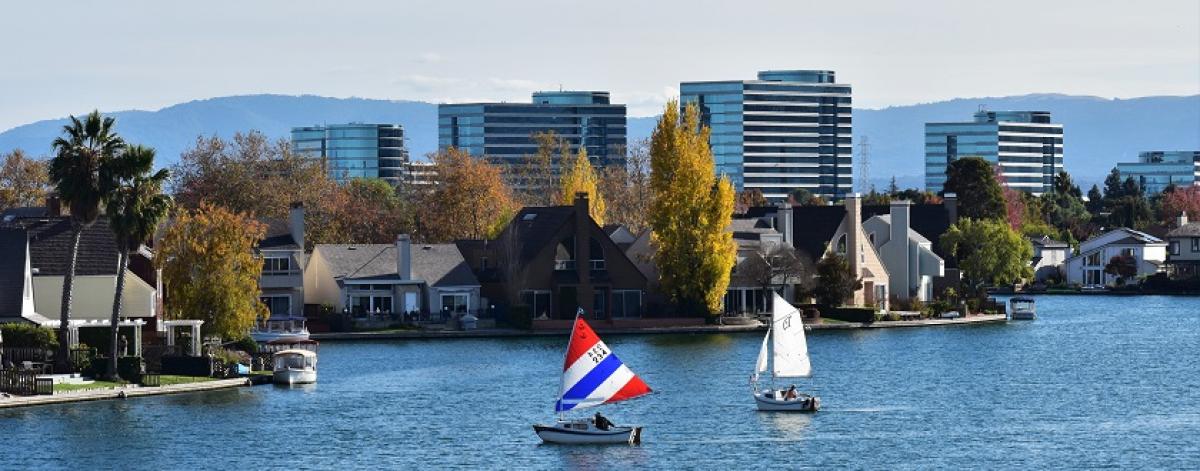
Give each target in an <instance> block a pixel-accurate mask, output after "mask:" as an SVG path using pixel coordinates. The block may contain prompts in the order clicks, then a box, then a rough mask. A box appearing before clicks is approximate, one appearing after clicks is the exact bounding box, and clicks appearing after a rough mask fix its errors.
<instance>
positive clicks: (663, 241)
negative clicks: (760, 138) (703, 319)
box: [649, 100, 737, 315]
mask: <svg viewBox="0 0 1200 471" xmlns="http://www.w3.org/2000/svg"><path fill="white" fill-rule="evenodd" d="M708 137H709V129H708V128H707V127H703V126H701V125H700V112H699V110H698V109H697V108H696V106H695V105H694V104H689V105H688V106H687V108H686V109H685V110H684V113H683V116H682V117H681V116H680V114H679V105H678V102H676V101H674V100H672V101H671V102H668V103H667V107H666V109H665V110H664V111H663V115H662V117H661V118H659V120H658V124H657V125H656V126H655V128H654V133H653V134H652V135H651V138H650V140H651V142H650V189H651V194H652V201H651V203H650V218H649V223H650V228H651V231H652V233H651V234H652V237H653V239H652V240H653V242H654V244H655V248H656V251H655V254H654V261H655V263H656V264H657V265H658V270H659V283H660V286H661V287H662V290H663V292H664V293H665V294H666V295H667V296H669V297H670V299H671V300H672V302H674V303H675V304H676V305H677V306H678V307H679V309H680V310H681V311H683V312H685V313H688V312H704V313H705V314H710V315H711V314H715V313H718V312H720V310H721V303H722V301H723V299H724V296H725V290H726V289H727V288H728V287H729V276H730V274H731V272H732V270H733V264H734V262H735V261H736V259H737V246H736V245H735V244H734V242H733V234H732V233H730V232H728V231H727V230H726V229H727V228H728V226H729V221H730V218H731V217H732V215H733V203H734V190H733V185H731V184H730V183H729V180H728V179H727V178H725V177H720V178H718V177H717V175H716V169H715V165H714V164H713V156H712V149H710V148H709V145H708Z"/></svg>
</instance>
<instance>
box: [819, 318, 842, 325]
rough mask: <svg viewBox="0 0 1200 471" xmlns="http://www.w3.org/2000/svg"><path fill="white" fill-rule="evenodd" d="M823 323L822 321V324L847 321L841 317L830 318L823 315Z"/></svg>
mask: <svg viewBox="0 0 1200 471" xmlns="http://www.w3.org/2000/svg"><path fill="white" fill-rule="evenodd" d="M821 323H822V324H845V323H846V321H843V320H840V319H831V318H828V317H822V318H821Z"/></svg>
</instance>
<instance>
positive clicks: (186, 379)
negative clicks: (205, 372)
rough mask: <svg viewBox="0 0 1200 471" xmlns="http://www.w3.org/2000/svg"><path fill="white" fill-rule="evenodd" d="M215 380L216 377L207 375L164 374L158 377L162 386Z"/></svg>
mask: <svg viewBox="0 0 1200 471" xmlns="http://www.w3.org/2000/svg"><path fill="white" fill-rule="evenodd" d="M214 380H216V378H209V377H207V376H178V375H162V376H159V377H158V381H159V383H158V384H159V385H160V386H170V385H172V384H187V383H203V382H206V381H214Z"/></svg>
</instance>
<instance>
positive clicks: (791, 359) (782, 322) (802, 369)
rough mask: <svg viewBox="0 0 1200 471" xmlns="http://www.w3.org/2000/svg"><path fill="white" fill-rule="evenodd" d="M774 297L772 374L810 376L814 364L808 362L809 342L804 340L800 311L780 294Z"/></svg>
mask: <svg viewBox="0 0 1200 471" xmlns="http://www.w3.org/2000/svg"><path fill="white" fill-rule="evenodd" d="M774 296H775V299H774V300H773V301H772V303H771V304H772V305H774V309H772V313H771V332H772V333H773V334H774V335H773V338H774V339H775V341H774V342H772V349H773V350H774V355H773V356H772V362H773V363H774V365H773V366H774V368H773V370H772V373H774V375H775V376H777V377H796V376H808V375H810V374H812V363H811V362H809V361H808V342H807V341H806V339H805V338H804V322H803V321H802V320H801V318H800V311H797V310H796V308H795V307H792V304H791V303H789V302H787V300H786V299H783V297H782V296H779V294H778V293H776V294H775V295H774ZM759 361H760V362H761V361H762V360H761V359H760V360H759Z"/></svg>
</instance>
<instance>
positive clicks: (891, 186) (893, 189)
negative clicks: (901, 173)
mask: <svg viewBox="0 0 1200 471" xmlns="http://www.w3.org/2000/svg"><path fill="white" fill-rule="evenodd" d="M899 192H900V187H899V186H897V185H896V176H895V175H892V180H891V181H889V182H888V189H887V194H889V195H894V194H896V193H899Z"/></svg>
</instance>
